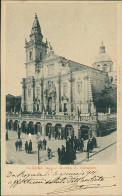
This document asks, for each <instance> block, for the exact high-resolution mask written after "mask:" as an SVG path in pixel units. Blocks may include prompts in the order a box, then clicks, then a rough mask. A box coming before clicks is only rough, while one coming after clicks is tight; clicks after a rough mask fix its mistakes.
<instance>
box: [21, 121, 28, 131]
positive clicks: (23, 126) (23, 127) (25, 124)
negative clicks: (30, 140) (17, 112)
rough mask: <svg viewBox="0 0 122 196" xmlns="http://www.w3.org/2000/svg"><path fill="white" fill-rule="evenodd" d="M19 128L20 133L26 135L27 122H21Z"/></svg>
mask: <svg viewBox="0 0 122 196" xmlns="http://www.w3.org/2000/svg"><path fill="white" fill-rule="evenodd" d="M21 127H22V132H23V133H27V128H28V125H27V122H26V121H23V122H22V124H21Z"/></svg>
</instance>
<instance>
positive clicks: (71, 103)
mask: <svg viewBox="0 0 122 196" xmlns="http://www.w3.org/2000/svg"><path fill="white" fill-rule="evenodd" d="M69 82H70V99H69V103H70V111H69V112H73V82H74V79H73V77H72V73H70V78H69Z"/></svg>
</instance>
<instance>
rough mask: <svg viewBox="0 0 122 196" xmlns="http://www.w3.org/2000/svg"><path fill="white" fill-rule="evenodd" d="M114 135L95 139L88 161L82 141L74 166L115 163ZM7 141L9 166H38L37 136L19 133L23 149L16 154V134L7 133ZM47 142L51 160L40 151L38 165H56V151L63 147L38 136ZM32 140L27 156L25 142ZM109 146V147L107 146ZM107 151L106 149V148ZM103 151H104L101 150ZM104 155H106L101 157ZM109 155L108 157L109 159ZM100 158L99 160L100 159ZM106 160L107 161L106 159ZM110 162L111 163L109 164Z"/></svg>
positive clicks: (85, 143) (85, 144)
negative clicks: (29, 152)
mask: <svg viewBox="0 0 122 196" xmlns="http://www.w3.org/2000/svg"><path fill="white" fill-rule="evenodd" d="M116 134H117V132H116V131H115V132H113V133H111V134H109V135H107V136H104V137H97V138H96V139H97V145H98V147H97V148H94V149H93V151H92V152H91V153H90V158H89V161H87V159H86V146H87V140H86V141H84V152H82V153H81V152H77V154H76V157H77V159H76V160H75V162H74V164H76V165H84V164H89V165H90V164H109V163H111V162H113V163H115V162H116V154H117V151H116V145H115V144H114V145H111V144H113V143H115V142H116ZM8 137H9V140H8V141H6V155H7V156H6V161H7V163H10V164H20V165H37V164H38V149H37V140H38V138H37V135H26V134H24V133H21V140H22V143H23V147H22V150H21V151H17V152H16V148H15V142H16V140H17V139H18V137H17V132H16V131H13V130H9V131H8ZM44 138H45V139H46V140H47V148H48V147H49V148H51V150H52V159H48V158H47V150H44V151H43V150H40V165H58V164H59V163H58V154H57V149H58V148H61V147H62V145H64V146H65V140H58V139H56V140H55V139H54V138H51V140H49V139H48V137H46V136H42V135H41V136H40V139H41V140H43V139H44ZM29 140H32V143H33V150H32V154H27V153H26V152H25V149H24V148H25V141H29ZM109 145H111V146H109ZM107 146H109V147H108V149H109V150H108V149H106V147H107ZM103 149H104V150H103ZM105 153H107V155H105V156H103V155H104V154H105ZM109 154H110V155H112V154H113V155H112V156H111V158H110V159H109V158H108V155H109ZM110 155H109V157H110ZM96 157H97V158H96ZM100 157H101V158H100ZM107 158H108V159H107ZM110 160H111V162H110Z"/></svg>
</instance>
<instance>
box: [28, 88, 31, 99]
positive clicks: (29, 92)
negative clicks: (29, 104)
mask: <svg viewBox="0 0 122 196" xmlns="http://www.w3.org/2000/svg"><path fill="white" fill-rule="evenodd" d="M28 96H29V97H30V96H31V88H29V89H28Z"/></svg>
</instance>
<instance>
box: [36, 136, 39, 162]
mask: <svg viewBox="0 0 122 196" xmlns="http://www.w3.org/2000/svg"><path fill="white" fill-rule="evenodd" d="M36 139H37V148H38V165H39V164H40V146H39V141H40V132H38V133H37V135H36Z"/></svg>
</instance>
